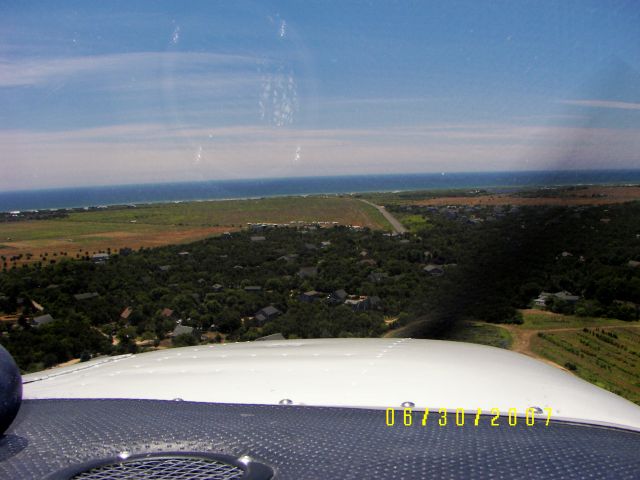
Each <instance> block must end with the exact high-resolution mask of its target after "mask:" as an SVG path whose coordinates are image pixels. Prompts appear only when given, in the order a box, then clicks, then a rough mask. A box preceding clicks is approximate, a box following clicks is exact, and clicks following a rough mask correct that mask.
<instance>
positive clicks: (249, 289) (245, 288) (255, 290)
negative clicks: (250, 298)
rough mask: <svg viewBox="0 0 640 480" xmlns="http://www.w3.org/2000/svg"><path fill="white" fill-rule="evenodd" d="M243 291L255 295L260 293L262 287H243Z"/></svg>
mask: <svg viewBox="0 0 640 480" xmlns="http://www.w3.org/2000/svg"><path fill="white" fill-rule="evenodd" d="M244 291H245V292H254V293H257V292H261V291H262V287H261V286H259V285H249V286H247V287H244Z"/></svg>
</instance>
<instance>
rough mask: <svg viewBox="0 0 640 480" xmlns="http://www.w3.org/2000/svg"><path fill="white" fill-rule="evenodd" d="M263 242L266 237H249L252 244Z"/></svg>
mask: <svg viewBox="0 0 640 480" xmlns="http://www.w3.org/2000/svg"><path fill="white" fill-rule="evenodd" d="M265 240H266V237H263V236H261V235H254V236H253V237H251V241H252V242H264V241H265Z"/></svg>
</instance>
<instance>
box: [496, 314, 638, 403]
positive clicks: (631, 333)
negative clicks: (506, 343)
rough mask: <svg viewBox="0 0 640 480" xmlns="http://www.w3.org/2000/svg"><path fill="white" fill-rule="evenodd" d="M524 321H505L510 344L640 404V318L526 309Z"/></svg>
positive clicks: (521, 351)
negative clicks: (512, 322) (592, 315)
mask: <svg viewBox="0 0 640 480" xmlns="http://www.w3.org/2000/svg"><path fill="white" fill-rule="evenodd" d="M522 314H523V318H524V323H523V324H522V325H506V324H501V325H499V328H501V329H503V330H505V331H507V332H509V333H510V334H511V336H512V338H513V342H512V344H511V347H510V349H511V350H514V351H516V352H519V353H524V354H525V355H530V356H532V357H535V358H538V359H540V360H543V361H545V362H547V363H550V364H553V365H555V366H557V367H560V368H564V369H566V370H569V371H571V372H572V373H573V374H574V375H577V376H579V377H580V378H582V379H584V380H587V381H588V382H591V383H593V384H595V385H598V386H599V387H602V388H605V389H607V390H609V391H611V392H614V393H616V394H618V395H621V396H622V397H624V398H627V399H628V400H631V401H632V402H635V403H638V404H640V323H639V322H625V321H622V320H614V319H607V318H590V317H577V316H571V315H560V314H556V313H552V312H545V311H540V310H522Z"/></svg>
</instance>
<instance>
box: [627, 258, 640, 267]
mask: <svg viewBox="0 0 640 480" xmlns="http://www.w3.org/2000/svg"><path fill="white" fill-rule="evenodd" d="M627 265H628V266H629V267H631V268H638V267H640V262H638V261H636V260H629V263H627Z"/></svg>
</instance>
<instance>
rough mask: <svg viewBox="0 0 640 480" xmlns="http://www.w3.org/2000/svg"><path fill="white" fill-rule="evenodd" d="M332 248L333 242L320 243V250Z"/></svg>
mask: <svg viewBox="0 0 640 480" xmlns="http://www.w3.org/2000/svg"><path fill="white" fill-rule="evenodd" d="M330 246H331V240H325V241H324V242H320V248H329V247H330Z"/></svg>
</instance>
